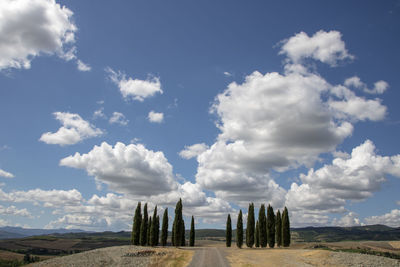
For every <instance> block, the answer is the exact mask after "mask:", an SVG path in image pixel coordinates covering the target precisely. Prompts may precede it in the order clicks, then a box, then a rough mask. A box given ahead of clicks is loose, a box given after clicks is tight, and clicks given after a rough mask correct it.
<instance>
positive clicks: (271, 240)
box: [267, 205, 275, 248]
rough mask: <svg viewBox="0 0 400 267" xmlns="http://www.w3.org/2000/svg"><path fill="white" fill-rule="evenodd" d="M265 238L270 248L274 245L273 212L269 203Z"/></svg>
mask: <svg viewBox="0 0 400 267" xmlns="http://www.w3.org/2000/svg"><path fill="white" fill-rule="evenodd" d="M267 240H268V245H269V247H270V248H273V247H274V246H275V213H274V209H273V208H272V206H271V205H268V208H267Z"/></svg>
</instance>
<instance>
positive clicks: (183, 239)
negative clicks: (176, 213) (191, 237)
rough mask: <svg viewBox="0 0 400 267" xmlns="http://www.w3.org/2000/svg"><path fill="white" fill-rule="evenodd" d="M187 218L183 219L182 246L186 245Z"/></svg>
mask: <svg viewBox="0 0 400 267" xmlns="http://www.w3.org/2000/svg"><path fill="white" fill-rule="evenodd" d="M185 233H186V231H185V220H184V219H182V221H181V246H183V247H184V246H186V239H185Z"/></svg>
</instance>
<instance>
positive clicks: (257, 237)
mask: <svg viewBox="0 0 400 267" xmlns="http://www.w3.org/2000/svg"><path fill="white" fill-rule="evenodd" d="M255 237H256V247H257V248H258V247H260V225H259V224H258V220H257V222H256V234H255Z"/></svg>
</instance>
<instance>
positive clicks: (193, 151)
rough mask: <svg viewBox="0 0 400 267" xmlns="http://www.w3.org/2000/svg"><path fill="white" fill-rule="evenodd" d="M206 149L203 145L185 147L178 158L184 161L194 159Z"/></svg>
mask: <svg viewBox="0 0 400 267" xmlns="http://www.w3.org/2000/svg"><path fill="white" fill-rule="evenodd" d="M207 149H208V146H207V145H206V144H204V143H201V144H194V145H191V146H185V149H183V150H182V151H181V152H179V156H181V157H182V158H184V159H191V158H195V157H197V156H198V155H200V154H202V153H203V152H204V151H206V150H207Z"/></svg>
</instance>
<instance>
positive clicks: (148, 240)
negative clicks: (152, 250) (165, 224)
mask: <svg viewBox="0 0 400 267" xmlns="http://www.w3.org/2000/svg"><path fill="white" fill-rule="evenodd" d="M151 224H152V218H151V216H150V217H149V225H148V226H147V243H146V244H145V245H150V230H151V227H150V226H151Z"/></svg>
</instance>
